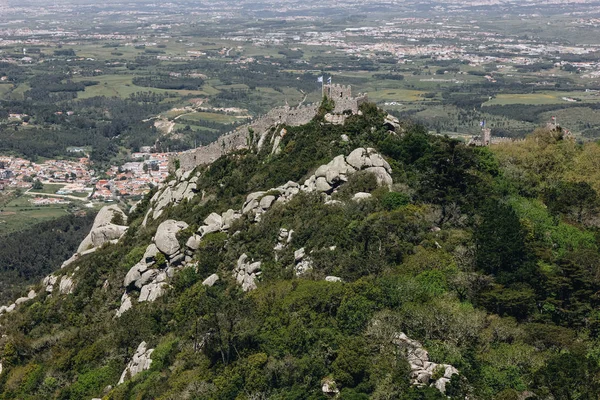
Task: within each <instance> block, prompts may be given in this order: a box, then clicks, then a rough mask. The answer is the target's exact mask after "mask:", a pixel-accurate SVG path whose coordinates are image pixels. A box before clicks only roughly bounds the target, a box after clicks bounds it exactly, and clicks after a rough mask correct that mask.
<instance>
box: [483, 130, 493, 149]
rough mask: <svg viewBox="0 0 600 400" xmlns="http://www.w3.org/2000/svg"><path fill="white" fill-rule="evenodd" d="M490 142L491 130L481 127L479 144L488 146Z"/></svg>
mask: <svg viewBox="0 0 600 400" xmlns="http://www.w3.org/2000/svg"><path fill="white" fill-rule="evenodd" d="M490 143H492V130H491V129H490V128H483V129H481V144H482V145H483V146H489V145H490Z"/></svg>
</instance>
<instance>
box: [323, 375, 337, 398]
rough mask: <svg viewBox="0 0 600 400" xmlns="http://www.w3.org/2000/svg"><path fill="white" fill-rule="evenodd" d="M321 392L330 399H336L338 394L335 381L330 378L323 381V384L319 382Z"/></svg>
mask: <svg viewBox="0 0 600 400" xmlns="http://www.w3.org/2000/svg"><path fill="white" fill-rule="evenodd" d="M321 391H322V392H323V394H324V395H326V396H330V397H337V396H338V395H339V394H340V390H339V389H338V388H337V385H336V383H335V381H334V380H333V379H331V378H325V379H323V382H321Z"/></svg>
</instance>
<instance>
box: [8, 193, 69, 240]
mask: <svg viewBox="0 0 600 400" xmlns="http://www.w3.org/2000/svg"><path fill="white" fill-rule="evenodd" d="M29 199H30V198H29V197H28V196H21V197H18V198H16V199H14V200H12V201H10V202H9V203H8V204H6V205H5V206H1V207H0V234H6V233H11V232H17V231H20V230H22V229H25V228H27V227H29V226H31V225H35V224H37V223H39V222H43V221H48V220H51V219H54V218H58V217H61V216H63V215H66V214H68V211H67V207H68V206H67V205H56V206H34V205H33V204H32V203H31V202H29Z"/></svg>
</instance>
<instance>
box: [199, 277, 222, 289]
mask: <svg viewBox="0 0 600 400" xmlns="http://www.w3.org/2000/svg"><path fill="white" fill-rule="evenodd" d="M218 280H219V275H217V274H212V275H211V276H209V277H208V278H206V279H205V280H204V281H203V282H202V285H203V286H208V287H211V286H213V285H214V284H215V283H217V281H218Z"/></svg>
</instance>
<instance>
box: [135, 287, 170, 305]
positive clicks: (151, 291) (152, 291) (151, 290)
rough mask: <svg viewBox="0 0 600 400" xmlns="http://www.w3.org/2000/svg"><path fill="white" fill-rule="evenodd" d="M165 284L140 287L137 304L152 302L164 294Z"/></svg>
mask: <svg viewBox="0 0 600 400" xmlns="http://www.w3.org/2000/svg"><path fill="white" fill-rule="evenodd" d="M166 287H167V284H166V283H165V282H159V283H149V284H147V285H145V286H143V287H142V290H141V291H140V297H139V298H138V302H140V303H142V302H144V301H149V302H153V301H155V300H156V299H158V298H159V297H160V296H162V295H163V294H164V293H165V289H166Z"/></svg>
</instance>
